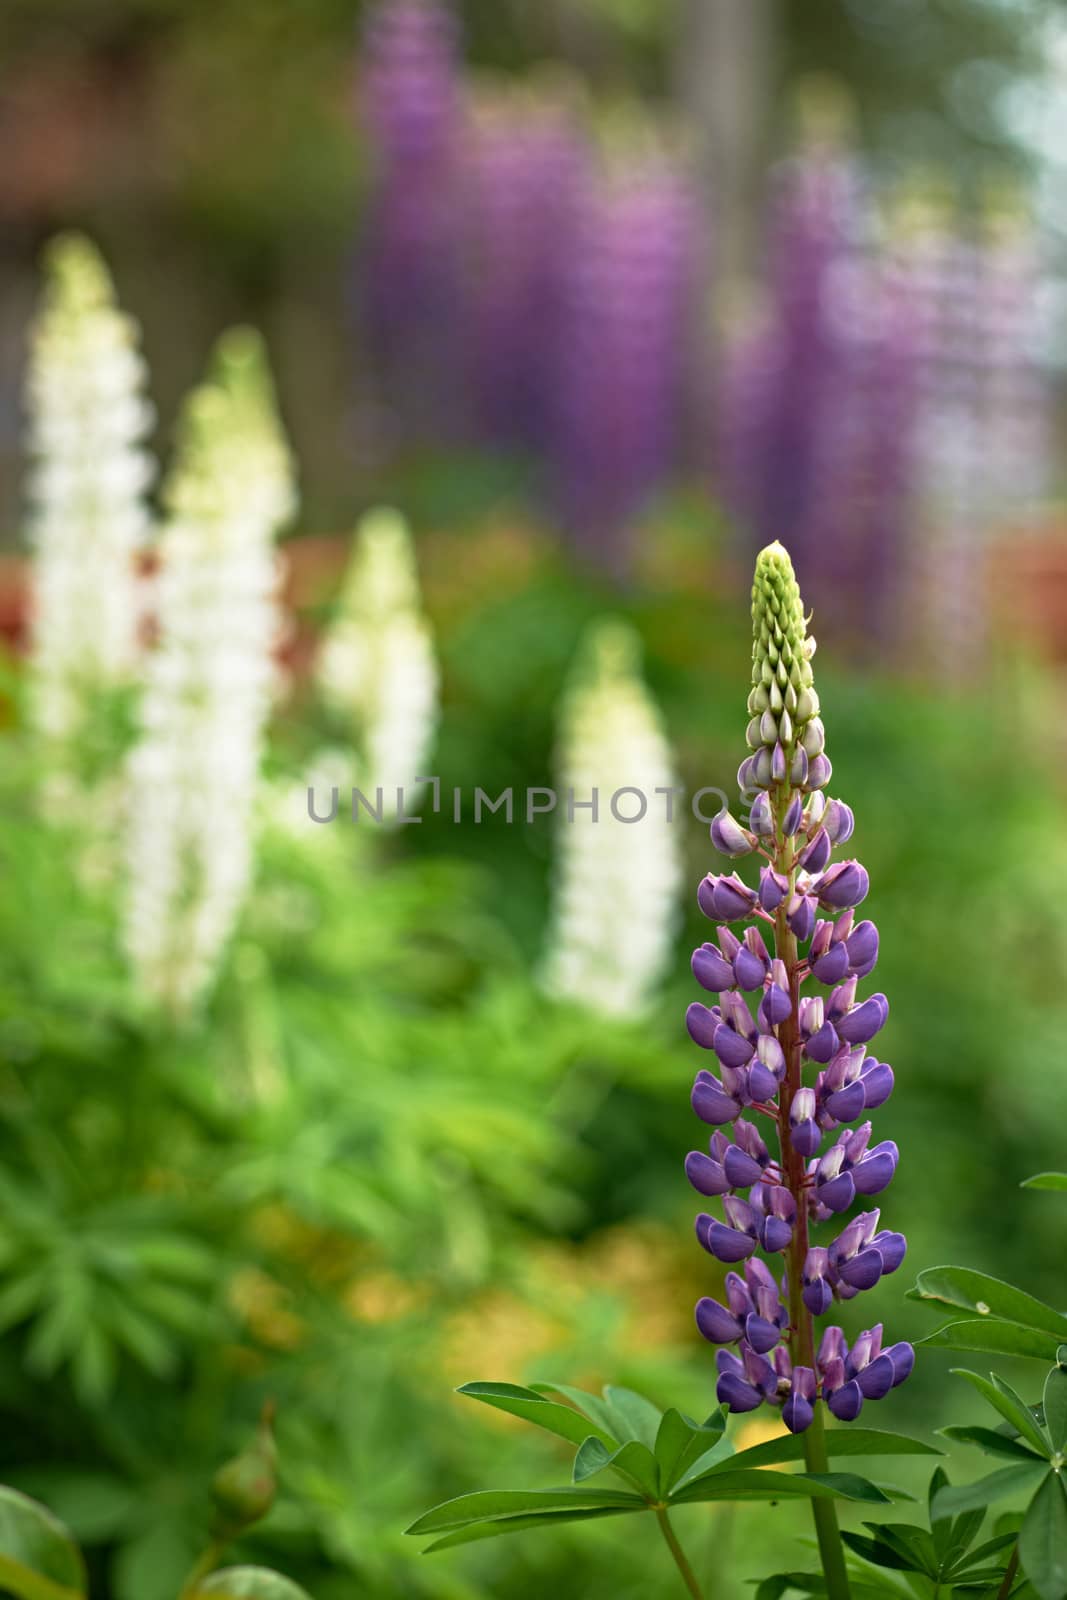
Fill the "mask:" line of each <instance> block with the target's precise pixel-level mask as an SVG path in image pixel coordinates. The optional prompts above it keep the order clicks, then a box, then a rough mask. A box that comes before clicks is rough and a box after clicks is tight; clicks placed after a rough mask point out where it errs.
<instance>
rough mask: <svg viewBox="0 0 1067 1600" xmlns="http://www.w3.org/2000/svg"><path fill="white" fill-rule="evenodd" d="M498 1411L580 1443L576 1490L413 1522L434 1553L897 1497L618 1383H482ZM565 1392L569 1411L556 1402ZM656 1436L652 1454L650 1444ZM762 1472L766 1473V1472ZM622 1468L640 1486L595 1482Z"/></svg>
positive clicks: (912, 1446) (497, 1494)
mask: <svg viewBox="0 0 1067 1600" xmlns="http://www.w3.org/2000/svg"><path fill="white" fill-rule="evenodd" d="M458 1392H459V1393H460V1394H464V1395H467V1396H469V1397H470V1398H471V1399H473V1400H480V1401H481V1402H482V1404H483V1405H489V1406H491V1407H492V1408H493V1409H495V1410H499V1411H506V1412H508V1413H509V1414H510V1415H512V1416H516V1417H519V1418H520V1419H522V1420H523V1421H526V1422H530V1423H532V1424H533V1425H534V1426H535V1427H539V1428H542V1429H544V1430H545V1431H547V1432H549V1433H553V1434H555V1435H557V1436H558V1437H560V1438H563V1439H566V1440H568V1442H570V1443H578V1451H577V1454H576V1456H575V1460H574V1466H573V1476H574V1482H573V1483H572V1484H570V1485H566V1486H559V1487H550V1488H547V1489H533V1490H480V1491H476V1492H474V1493H472V1494H467V1495H461V1496H459V1497H458V1498H457V1499H455V1500H450V1501H446V1502H445V1503H444V1504H443V1505H440V1506H436V1507H434V1508H433V1510H431V1511H429V1512H427V1513H426V1514H425V1516H423V1517H420V1518H419V1519H418V1521H417V1522H415V1523H413V1524H412V1526H411V1527H410V1528H408V1530H407V1532H408V1533H411V1534H423V1533H427V1534H429V1533H436V1534H440V1535H441V1537H440V1538H438V1539H436V1540H435V1541H434V1542H433V1543H432V1544H430V1545H429V1546H427V1549H426V1552H425V1553H426V1554H429V1553H431V1552H432V1551H436V1550H444V1549H451V1548H453V1547H455V1546H456V1545H459V1544H467V1543H470V1542H472V1541H475V1540H479V1539H489V1538H495V1537H496V1536H497V1535H501V1534H505V1533H521V1532H524V1531H525V1530H527V1529H529V1528H538V1527H540V1528H549V1527H554V1526H556V1525H557V1524H558V1523H560V1522H575V1521H584V1520H589V1519H594V1518H601V1517H607V1516H620V1515H624V1514H626V1513H628V1512H638V1511H647V1510H649V1509H651V1508H653V1507H662V1506H676V1505H691V1504H699V1503H704V1502H715V1501H721V1502H730V1501H738V1500H745V1501H764V1500H770V1501H777V1500H783V1499H808V1500H832V1499H847V1500H853V1501H858V1502H861V1503H866V1504H868V1505H886V1504H888V1503H889V1501H890V1498H891V1496H890V1494H888V1493H886V1492H885V1490H884V1489H882V1488H880V1487H879V1486H878V1485H877V1484H874V1483H872V1482H870V1481H869V1480H868V1479H866V1478H862V1477H860V1476H858V1475H857V1474H855V1473H839V1472H826V1473H794V1472H770V1471H766V1470H764V1469H765V1468H766V1466H767V1465H768V1464H771V1463H777V1462H782V1463H786V1462H792V1461H797V1460H800V1459H802V1457H803V1442H802V1440H800V1439H799V1438H797V1437H796V1436H794V1435H786V1436H784V1437H783V1438H782V1439H774V1440H770V1441H768V1442H767V1443H766V1444H764V1445H757V1446H755V1447H754V1448H753V1449H751V1450H746V1451H742V1452H741V1453H740V1454H739V1455H738V1454H735V1453H734V1451H733V1447H732V1445H731V1443H730V1441H729V1439H728V1438H727V1436H726V1431H725V1429H726V1414H725V1411H724V1410H722V1409H720V1410H718V1411H716V1412H714V1413H713V1414H712V1415H711V1416H710V1417H708V1418H707V1420H706V1421H705V1422H702V1423H701V1422H696V1421H694V1420H693V1418H691V1417H687V1416H685V1415H684V1414H683V1413H682V1412H679V1411H677V1410H669V1411H667V1412H664V1413H661V1412H660V1410H659V1408H658V1407H657V1406H655V1405H653V1404H652V1402H651V1401H650V1400H648V1399H646V1398H645V1397H644V1396H643V1395H639V1394H636V1393H635V1392H634V1391H633V1390H630V1389H621V1388H618V1387H614V1386H611V1385H609V1386H607V1387H606V1388H605V1390H604V1392H603V1395H602V1396H599V1395H593V1394H588V1393H587V1392H586V1391H585V1390H582V1389H576V1388H572V1387H569V1386H567V1385H558V1386H557V1385H551V1384H536V1385H533V1386H531V1387H530V1388H522V1387H520V1386H519V1385H516V1384H506V1383H470V1384H465V1385H464V1386H463V1387H462V1388H461V1389H460V1390H459V1391H458ZM553 1393H557V1394H559V1395H561V1396H562V1397H563V1398H564V1399H565V1400H567V1401H569V1402H570V1404H569V1405H563V1404H561V1403H559V1401H556V1400H552V1399H550V1398H548V1396H549V1395H551V1394H553ZM648 1440H651V1441H652V1443H651V1448H650V1446H649V1444H648V1442H647V1441H648ZM826 1443H827V1452H828V1455H829V1456H830V1457H831V1458H833V1457H835V1456H838V1455H841V1456H860V1455H897V1456H899V1455H936V1454H938V1451H937V1450H936V1448H934V1447H933V1446H931V1445H925V1444H922V1443H921V1442H920V1441H919V1440H916V1439H909V1438H906V1437H903V1436H901V1435H896V1434H891V1433H881V1432H878V1431H876V1430H873V1429H868V1428H859V1429H857V1428H851V1429H849V1428H835V1429H831V1430H830V1432H829V1433H828V1435H827V1440H826ZM757 1468H758V1469H759V1470H756V1469H757ZM607 1471H612V1472H615V1473H617V1474H619V1475H621V1476H622V1477H623V1478H625V1479H627V1480H628V1481H629V1483H630V1484H631V1485H632V1488H631V1489H629V1490H617V1489H600V1488H595V1487H592V1486H591V1484H590V1480H591V1479H593V1478H594V1477H596V1476H598V1475H599V1474H600V1473H602V1472H607Z"/></svg>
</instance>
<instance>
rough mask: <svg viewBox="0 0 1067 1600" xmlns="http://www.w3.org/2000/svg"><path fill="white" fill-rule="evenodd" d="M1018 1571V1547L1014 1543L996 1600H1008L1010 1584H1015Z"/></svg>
mask: <svg viewBox="0 0 1067 1600" xmlns="http://www.w3.org/2000/svg"><path fill="white" fill-rule="evenodd" d="M1018 1570H1019V1546H1018V1543H1016V1545H1015V1548H1014V1550H1013V1551H1012V1553H1011V1560H1010V1561H1009V1562H1008V1570H1007V1571H1006V1572H1005V1574H1004V1582H1003V1583H1002V1584H1001V1586H1000V1588H999V1589H998V1590H997V1600H1008V1596H1009V1595H1010V1594H1011V1589H1012V1584H1013V1583H1014V1582H1015V1574H1016V1573H1017V1572H1018Z"/></svg>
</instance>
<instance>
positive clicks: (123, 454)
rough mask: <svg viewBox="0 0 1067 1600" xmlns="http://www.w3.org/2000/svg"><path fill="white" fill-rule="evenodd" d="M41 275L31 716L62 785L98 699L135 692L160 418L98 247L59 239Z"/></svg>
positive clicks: (31, 440) (33, 351)
mask: <svg viewBox="0 0 1067 1600" xmlns="http://www.w3.org/2000/svg"><path fill="white" fill-rule="evenodd" d="M44 267H45V282H44V292H43V295H42V301H41V307H40V310H39V313H38V315H37V318H36V321H35V323H34V326H33V330H32V335H31V340H30V350H29V362H28V369H27V375H26V409H27V414H28V440H27V442H28V446H29V450H30V454H31V458H32V465H31V467H30V470H29V472H28V474H27V499H28V502H29V514H28V519H27V520H28V528H27V532H28V536H29V540H30V543H31V545H32V548H33V555H34V561H33V609H32V632H31V655H30V667H31V691H32V692H31V696H30V712H31V715H32V718H33V722H34V725H35V727H36V729H37V731H38V732H39V734H40V735H41V736H42V738H43V740H44V741H45V742H46V744H47V746H48V753H49V755H50V757H51V765H52V771H51V773H50V777H51V778H52V780H53V784H55V783H56V782H57V781H59V779H60V778H61V774H62V769H64V768H65V767H66V766H67V765H68V764H69V761H70V759H71V750H72V747H73V746H74V745H75V744H76V743H77V742H78V741H79V740H80V741H81V742H82V745H83V746H84V744H85V741H86V734H87V731H88V727H87V725H89V726H90V727H91V724H92V719H93V713H94V710H95V709H96V708H97V706H98V705H99V702H100V700H101V698H102V697H105V696H107V695H109V694H112V693H114V691H116V690H121V689H124V688H128V687H129V685H130V683H131V681H132V679H133V677H134V674H135V670H136V666H137V660H138V654H139V644H140V641H139V632H140V621H141V611H142V606H141V601H140V596H139V588H140V586H139V581H138V574H137V570H136V560H137V557H138V554H139V552H140V549H141V547H142V545H143V543H144V540H145V537H146V534H147V532H148V528H149V512H148V506H147V502H146V498H145V496H146V491H147V489H148V487H149V486H150V484H151V482H152V478H153V476H154V467H153V463H152V459H151V456H150V454H149V452H148V450H147V448H146V447H145V443H144V439H145V435H146V434H147V433H148V432H149V430H150V429H151V427H152V423H153V420H154V415H155V414H154V412H153V409H152V407H151V405H150V403H149V401H148V399H147V397H146V394H145V388H146V375H147V370H146V366H145V362H144V357H143V356H142V354H141V351H140V334H139V330H138V328H137V325H136V323H135V322H134V321H133V319H132V318H131V317H128V316H127V315H126V314H125V313H124V312H123V311H121V310H120V309H119V307H118V305H117V304H116V300H115V291H114V288H113V286H112V283H111V279H110V276H109V274H108V270H107V267H106V266H105V264H104V261H103V259H102V258H101V256H100V254H99V252H98V251H97V250H96V248H95V246H94V245H93V244H92V243H91V242H90V241H89V240H88V239H85V238H83V237H82V236H81V235H79V234H61V235H59V236H58V237H57V238H55V239H53V240H52V242H51V243H50V245H49V247H48V251H47V254H46V256H45V263H44ZM77 776H78V777H79V778H84V773H80V774H78V775H77ZM73 781H74V775H73V774H70V773H67V783H68V785H69V784H71V783H72V782H73ZM70 798H71V796H70V795H69V794H68V796H67V799H68V800H69V799H70ZM79 798H80V800H81V801H84V796H80V797H79Z"/></svg>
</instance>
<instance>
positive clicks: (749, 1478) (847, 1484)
mask: <svg viewBox="0 0 1067 1600" xmlns="http://www.w3.org/2000/svg"><path fill="white" fill-rule="evenodd" d="M745 1453H746V1454H747V1452H745ZM735 1459H736V1460H740V1459H741V1458H740V1456H738V1457H736V1458H735ZM838 1498H840V1499H842V1500H861V1501H866V1502H867V1503H868V1504H873V1505H888V1504H889V1496H888V1495H886V1494H883V1493H882V1491H881V1489H879V1488H878V1487H877V1485H876V1484H873V1483H870V1482H868V1480H867V1479H866V1478H860V1477H858V1476H857V1475H856V1474H855V1473H851V1472H765V1471H759V1472H742V1471H738V1472H735V1471H732V1470H731V1471H725V1472H724V1471H721V1470H718V1469H717V1470H715V1471H713V1472H704V1473H701V1475H700V1477H699V1478H691V1479H690V1480H689V1482H688V1483H683V1484H682V1485H681V1486H680V1487H679V1488H678V1489H676V1490H675V1491H674V1493H673V1494H672V1495H671V1496H670V1503H671V1505H691V1504H694V1503H695V1502H697V1501H708V1500H786V1499H809V1500H833V1499H838Z"/></svg>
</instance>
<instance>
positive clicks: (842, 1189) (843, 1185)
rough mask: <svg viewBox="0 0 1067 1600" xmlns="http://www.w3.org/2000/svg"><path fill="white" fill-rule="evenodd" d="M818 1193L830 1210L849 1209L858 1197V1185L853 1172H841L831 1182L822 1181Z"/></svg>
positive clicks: (821, 1200)
mask: <svg viewBox="0 0 1067 1600" xmlns="http://www.w3.org/2000/svg"><path fill="white" fill-rule="evenodd" d="M816 1194H817V1195H818V1197H819V1200H820V1202H821V1203H822V1204H823V1205H824V1206H825V1207H826V1209H827V1210H828V1211H847V1210H848V1208H849V1206H850V1205H851V1204H852V1202H853V1200H854V1199H855V1198H856V1185H855V1183H854V1181H853V1174H852V1173H851V1172H842V1173H839V1174H838V1176H837V1177H836V1178H831V1179H830V1181H829V1183H821V1184H820V1185H819V1186H818V1188H817V1190H816Z"/></svg>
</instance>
